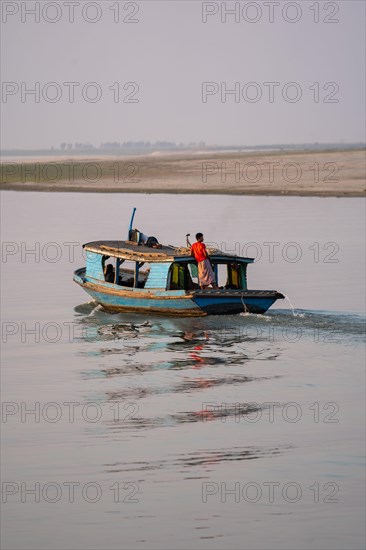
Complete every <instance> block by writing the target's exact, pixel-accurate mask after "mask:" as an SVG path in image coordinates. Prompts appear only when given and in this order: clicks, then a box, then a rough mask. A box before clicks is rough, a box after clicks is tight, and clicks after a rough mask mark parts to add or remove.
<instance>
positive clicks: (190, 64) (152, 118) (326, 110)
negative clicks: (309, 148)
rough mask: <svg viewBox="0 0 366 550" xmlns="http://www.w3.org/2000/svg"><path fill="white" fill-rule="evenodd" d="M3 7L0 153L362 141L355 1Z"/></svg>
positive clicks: (361, 29)
mask: <svg viewBox="0 0 366 550" xmlns="http://www.w3.org/2000/svg"><path fill="white" fill-rule="evenodd" d="M24 6H25V8H26V9H24ZM1 8H2V38H1V45H2V59H1V60H2V63H1V79H2V96H1V111H2V113H1V114H2V122H1V137H2V143H1V146H2V149H7V148H26V149H36V148H43V147H50V146H54V147H59V145H60V143H61V142H71V143H75V142H84V143H85V142H90V143H92V144H94V145H96V146H98V145H99V144H100V143H102V142H106V141H127V140H133V141H136V140H149V141H156V140H169V141H176V142H186V143H187V142H190V141H200V140H203V141H205V142H206V143H207V144H221V145H228V144H242V145H254V144H267V143H303V142H339V141H342V140H343V141H345V142H354V141H364V140H365V99H364V98H365V2H363V1H362V0H360V1H351V0H345V1H344V0H342V1H337V2H323V1H321V2H314V1H313V0H311V1H304V0H301V1H298V2H285V1H284V2H278V1H277V2H266V1H257V2H247V1H241V2H233V1H230V2H221V0H220V1H218V2H200V1H198V0H192V1H187V0H184V1H169V0H167V1H155V0H145V1H138V2H117V1H115V0H103V1H98V2H87V1H82V0H81V1H76V0H75V1H73V2H70V1H66V0H65V1H55V2H51V1H50V2H48V1H41V2H33V1H32V2H6V1H2V2H1ZM225 9H226V10H236V11H235V13H232V14H230V13H225ZM26 10H29V12H28V11H26ZM31 10H33V11H35V12H36V14H35V15H34V14H32V13H30V11H31ZM38 17H39V22H36V21H35V19H36V18H38ZM72 20H73V22H72ZM337 20H338V22H337ZM51 21H54V22H51ZM92 21H94V22H92ZM131 21H135V22H131ZM204 21H206V22H204ZM271 21H272V22H271ZM291 21H292V22H291ZM331 21H333V22H331ZM65 83H66V84H65ZM67 83H69V84H67ZM70 83H72V84H70ZM270 83H274V84H270ZM289 83H290V84H289ZM31 89H34V90H36V94H29V93H27V91H29V90H31ZM230 90H232V91H233V93H231V94H230V93H227V92H228V91H230ZM225 92H226V93H225ZM98 96H99V98H98ZM95 99H96V101H95Z"/></svg>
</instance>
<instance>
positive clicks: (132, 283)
mask: <svg viewBox="0 0 366 550" xmlns="http://www.w3.org/2000/svg"><path fill="white" fill-rule="evenodd" d="M83 248H84V250H85V251H86V272H85V278H86V280H88V281H90V282H91V283H93V282H94V283H99V284H100V283H105V284H107V285H113V287H115V286H118V287H119V288H121V289H124V288H125V289H126V290H140V291H141V290H142V291H155V290H156V291H165V292H166V291H172V292H174V294H176V293H177V292H179V293H186V292H192V291H195V290H199V288H200V287H199V283H198V273H197V262H196V260H195V259H194V257H192V256H191V255H190V249H189V248H177V247H173V246H162V248H159V249H153V248H149V247H147V246H144V245H138V246H137V245H136V243H132V242H131V241H96V242H91V243H87V244H85V245H84V246H83ZM208 253H209V257H210V261H211V264H212V267H213V270H214V273H215V276H216V281H217V283H218V285H219V286H220V288H222V289H231V290H247V266H248V264H249V263H252V262H253V261H254V259H253V258H244V257H240V256H235V255H229V254H226V253H223V252H221V251H219V250H212V249H210V248H208ZM108 266H111V267H108Z"/></svg>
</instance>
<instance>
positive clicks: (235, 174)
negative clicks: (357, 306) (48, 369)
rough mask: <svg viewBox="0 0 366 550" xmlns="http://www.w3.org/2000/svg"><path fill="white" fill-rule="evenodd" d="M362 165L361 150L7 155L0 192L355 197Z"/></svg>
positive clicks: (364, 174) (361, 187) (363, 182)
mask: <svg viewBox="0 0 366 550" xmlns="http://www.w3.org/2000/svg"><path fill="white" fill-rule="evenodd" d="M365 165H366V163H365V151H364V150H329V151H314V152H313V151H301V152H293V151H291V152H284V151H281V152H231V153H224V152H218V153H213V152H199V153H180V154H179V153H173V154H172V153H170V154H165V153H161V154H154V155H148V156H135V157H132V156H131V157H123V158H121V157H118V158H113V157H103V156H97V155H96V156H95V157H88V158H86V157H85V156H84V157H79V158H75V157H69V158H68V157H67V155H65V156H63V157H62V158H60V157H55V158H52V157H48V158H46V157H42V158H41V157H40V158H37V157H34V158H33V159H32V161H30V160H29V158H28V159H21V158H16V157H15V158H14V161H13V162H11V163H8V162H3V163H2V164H1V189H3V190H16V191H48V192H49V191H59V192H60V191H63V192H94V193H95V192H100V193H192V194H197V193H199V194H204V193H210V194H232V195H293V196H319V197H360V196H364V195H365V191H366V169H365Z"/></svg>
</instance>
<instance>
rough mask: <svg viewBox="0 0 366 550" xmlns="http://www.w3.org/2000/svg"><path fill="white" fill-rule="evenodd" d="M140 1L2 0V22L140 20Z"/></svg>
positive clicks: (116, 21) (122, 21)
mask: <svg viewBox="0 0 366 550" xmlns="http://www.w3.org/2000/svg"><path fill="white" fill-rule="evenodd" d="M140 9H141V7H140V4H139V3H138V2H122V1H120V0H116V1H114V2H107V1H100V2H85V1H81V2H75V1H71V2H70V1H67V2H60V1H54V2H44V1H42V2H31V1H29V0H28V1H26V2H1V21H2V23H14V22H21V23H28V24H34V23H49V24H53V25H54V24H55V23H59V22H61V23H78V22H85V23H87V24H92V25H95V24H96V23H99V22H100V21H103V20H106V21H109V22H113V23H127V24H128V23H133V24H136V23H139V22H140V19H139V16H140Z"/></svg>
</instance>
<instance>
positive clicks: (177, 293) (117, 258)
mask: <svg viewBox="0 0 366 550" xmlns="http://www.w3.org/2000/svg"><path fill="white" fill-rule="evenodd" d="M134 212H135V210H134ZM134 212H133V215H132V218H131V223H130V230H129V237H130V238H131V228H132V221H133V216H134ZM83 248H84V250H85V251H86V267H82V268H80V269H77V270H76V271H75V273H74V281H75V282H76V283H77V284H79V285H80V286H81V287H82V288H83V289H84V290H85V291H86V292H87V293H88V294H89V295H90V296H91V297H92V298H93V299H94V300H95V301H96V302H98V303H99V304H101V305H102V306H103V307H104V308H105V309H106V310H107V311H114V312H141V313H154V314H155V313H158V314H163V315H179V316H202V315H208V314H211V315H222V314H230V313H241V312H249V313H264V312H265V311H267V309H268V308H270V307H271V306H272V304H273V303H274V302H275V301H276V300H278V299H283V298H284V296H283V295H282V294H280V293H279V292H277V291H275V290H248V288H247V267H248V264H250V263H252V262H253V261H254V259H253V258H245V257H241V256H236V255H232V254H226V253H224V252H222V251H220V250H217V249H210V248H208V249H207V250H208V254H209V258H210V262H211V264H212V267H213V270H214V273H215V275H216V281H218V280H219V279H218V276H219V274H220V276H222V270H224V278H225V280H226V284H225V285H224V286H222V287H220V288H218V289H211V288H207V289H205V290H201V289H200V287H199V284H198V280H197V279H196V278H195V275H196V271H197V262H196V261H195V259H194V257H192V256H191V253H190V248H188V247H187V248H182V247H174V246H171V245H169V246H161V248H157V249H155V248H150V247H148V246H146V245H141V244H138V243H137V242H133V241H131V240H127V241H95V242H90V243H87V244H84V245H83ZM107 260H108V261H109V262H112V265H113V264H114V265H113V279H112V281H110V277H109V281H110V282H109V281H108V280H106V275H105V272H106V269H105V268H106V265H105V264H106V261H107ZM142 268H144V269H142ZM219 272H220V273H219ZM195 279H196V281H195Z"/></svg>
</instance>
